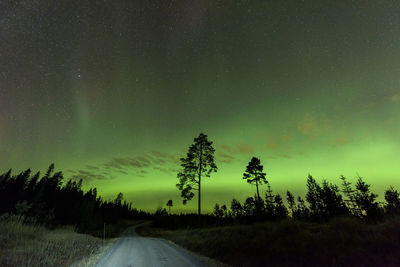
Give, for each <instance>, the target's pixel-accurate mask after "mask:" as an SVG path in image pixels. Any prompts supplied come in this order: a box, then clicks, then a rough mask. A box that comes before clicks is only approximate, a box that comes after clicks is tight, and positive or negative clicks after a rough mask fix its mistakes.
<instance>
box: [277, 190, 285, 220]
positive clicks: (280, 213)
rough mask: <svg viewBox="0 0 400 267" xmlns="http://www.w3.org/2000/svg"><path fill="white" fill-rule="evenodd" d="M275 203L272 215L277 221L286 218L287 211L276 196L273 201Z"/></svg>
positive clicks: (280, 198)
mask: <svg viewBox="0 0 400 267" xmlns="http://www.w3.org/2000/svg"><path fill="white" fill-rule="evenodd" d="M274 202H275V209H274V210H275V212H274V215H275V217H276V218H278V219H283V218H286V217H287V214H288V211H287V208H286V207H285V205H284V204H283V201H282V197H281V196H280V195H279V194H277V195H276V196H275V199H274Z"/></svg>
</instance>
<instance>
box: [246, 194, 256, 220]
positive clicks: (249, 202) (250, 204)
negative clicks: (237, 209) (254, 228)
mask: <svg viewBox="0 0 400 267" xmlns="http://www.w3.org/2000/svg"><path fill="white" fill-rule="evenodd" d="M243 210H244V213H245V215H246V216H253V215H254V211H255V200H254V198H252V197H248V198H246V200H245V202H244V204H243Z"/></svg>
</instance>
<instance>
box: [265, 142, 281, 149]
mask: <svg viewBox="0 0 400 267" xmlns="http://www.w3.org/2000/svg"><path fill="white" fill-rule="evenodd" d="M266 147H267V148H268V149H271V150H275V149H278V147H279V144H278V142H277V141H275V140H273V139H269V140H268V141H267V144H266Z"/></svg>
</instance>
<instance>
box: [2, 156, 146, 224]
mask: <svg viewBox="0 0 400 267" xmlns="http://www.w3.org/2000/svg"><path fill="white" fill-rule="evenodd" d="M63 181H64V176H63V173H62V172H60V171H59V172H55V171H54V164H51V165H50V166H49V168H48V170H47V171H46V173H45V174H44V175H43V176H41V175H40V172H37V173H35V174H33V175H32V173H31V170H30V169H28V170H26V171H23V172H21V173H19V174H17V175H12V172H11V169H10V170H9V171H8V172H6V173H4V174H2V175H0V214H3V213H15V214H20V215H24V216H26V217H27V218H34V220H35V221H37V222H39V223H42V224H46V225H48V226H55V225H74V226H75V227H76V228H77V229H78V230H80V231H83V232H87V231H92V230H95V229H99V228H101V227H102V226H103V223H115V222H117V221H118V220H122V219H132V218H139V217H140V218H145V217H146V216H148V215H149V214H148V213H146V212H143V211H138V210H137V209H135V208H133V207H132V204H131V203H128V202H126V201H124V199H123V194H122V193H119V194H118V195H117V196H116V198H115V200H113V201H105V200H104V199H102V198H101V196H98V194H97V189H96V188H90V189H89V190H88V191H86V192H84V191H83V190H82V179H81V180H79V181H75V180H71V179H70V180H68V181H66V182H65V183H63Z"/></svg>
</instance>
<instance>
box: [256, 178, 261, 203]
mask: <svg viewBox="0 0 400 267" xmlns="http://www.w3.org/2000/svg"><path fill="white" fill-rule="evenodd" d="M256 187H257V201H258V202H260V193H259V192H258V181H257V180H256Z"/></svg>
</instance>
